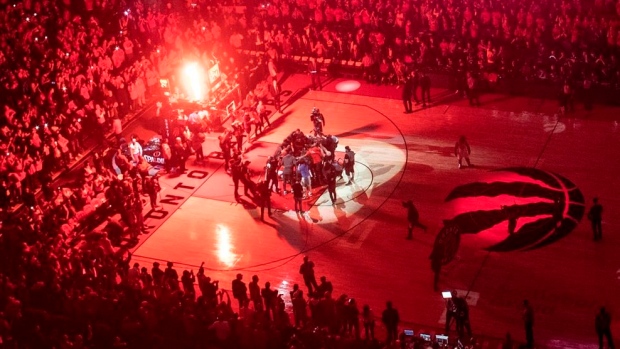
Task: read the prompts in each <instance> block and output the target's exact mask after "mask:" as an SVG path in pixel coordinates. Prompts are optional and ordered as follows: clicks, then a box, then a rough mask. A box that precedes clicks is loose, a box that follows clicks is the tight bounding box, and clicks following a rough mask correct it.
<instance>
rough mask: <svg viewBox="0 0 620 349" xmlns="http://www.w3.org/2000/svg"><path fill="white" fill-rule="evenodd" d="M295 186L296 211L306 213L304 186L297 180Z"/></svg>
mask: <svg viewBox="0 0 620 349" xmlns="http://www.w3.org/2000/svg"><path fill="white" fill-rule="evenodd" d="M292 187H293V200H295V212H298V213H304V207H303V199H304V188H303V186H302V185H301V183H300V182H299V181H295V183H293V185H292Z"/></svg>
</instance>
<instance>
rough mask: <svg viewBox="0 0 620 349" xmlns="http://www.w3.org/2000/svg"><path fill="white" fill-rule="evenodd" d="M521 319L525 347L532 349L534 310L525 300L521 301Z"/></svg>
mask: <svg viewBox="0 0 620 349" xmlns="http://www.w3.org/2000/svg"><path fill="white" fill-rule="evenodd" d="M522 318H523V327H524V329H525V343H526V344H525V347H526V348H534V309H533V308H532V305H531V304H530V302H529V301H528V300H527V299H526V300H524V301H523V311H522Z"/></svg>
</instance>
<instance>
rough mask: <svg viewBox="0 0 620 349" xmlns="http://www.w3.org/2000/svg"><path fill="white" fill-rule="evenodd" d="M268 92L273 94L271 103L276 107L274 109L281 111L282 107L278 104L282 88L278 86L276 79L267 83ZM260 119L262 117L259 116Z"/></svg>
mask: <svg viewBox="0 0 620 349" xmlns="http://www.w3.org/2000/svg"><path fill="white" fill-rule="evenodd" d="M269 92H270V93H271V95H272V96H273V105H274V107H276V110H277V111H278V112H279V113H282V107H281V105H280V95H281V94H282V88H281V87H280V84H279V83H278V79H272V80H271V84H269ZM259 117H261V116H260V115H259ZM261 119H262V117H261ZM267 122H269V119H268V118H267ZM269 126H271V125H269Z"/></svg>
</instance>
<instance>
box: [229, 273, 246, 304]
mask: <svg viewBox="0 0 620 349" xmlns="http://www.w3.org/2000/svg"><path fill="white" fill-rule="evenodd" d="M232 294H233V297H234V298H235V299H236V300H237V301H238V302H239V310H241V309H242V308H245V307H247V305H248V288H247V287H246V286H245V282H243V275H242V274H237V277H236V279H234V280H233V282H232Z"/></svg>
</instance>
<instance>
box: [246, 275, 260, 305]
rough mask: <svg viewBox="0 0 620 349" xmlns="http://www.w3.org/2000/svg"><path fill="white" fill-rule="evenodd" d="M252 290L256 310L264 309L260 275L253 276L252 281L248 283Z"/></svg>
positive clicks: (251, 294) (251, 296) (252, 299)
mask: <svg viewBox="0 0 620 349" xmlns="http://www.w3.org/2000/svg"><path fill="white" fill-rule="evenodd" d="M248 286H249V287H248V289H249V291H250V300H251V301H252V303H253V304H254V310H256V311H257V312H262V311H263V298H262V297H261V292H260V286H259V285H258V276H257V275H254V276H252V281H251V282H250V284H249V285H248Z"/></svg>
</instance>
